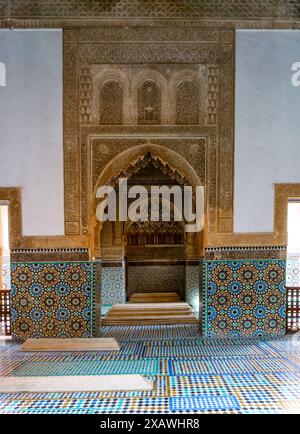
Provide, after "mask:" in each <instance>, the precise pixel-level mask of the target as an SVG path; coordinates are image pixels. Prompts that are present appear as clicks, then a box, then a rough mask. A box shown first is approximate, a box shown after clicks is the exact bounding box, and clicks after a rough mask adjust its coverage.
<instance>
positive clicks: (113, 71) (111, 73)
mask: <svg viewBox="0 0 300 434" xmlns="http://www.w3.org/2000/svg"><path fill="white" fill-rule="evenodd" d="M108 81H116V82H118V83H120V84H121V86H122V89H123V124H124V125H129V124H130V123H131V105H132V104H131V98H130V82H129V79H128V77H127V76H126V74H124V73H123V72H122V71H120V70H119V69H117V68H113V67H108V68H107V69H105V70H104V71H101V72H96V73H94V75H93V83H94V86H95V88H96V89H97V91H96V92H93V121H94V122H95V123H96V124H97V123H99V117H100V113H99V91H100V89H101V88H102V86H103V85H104V84H105V83H107V82H108Z"/></svg>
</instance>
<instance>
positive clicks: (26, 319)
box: [11, 262, 93, 340]
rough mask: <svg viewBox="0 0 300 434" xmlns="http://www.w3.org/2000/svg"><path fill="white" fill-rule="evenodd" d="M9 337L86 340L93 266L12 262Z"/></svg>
mask: <svg viewBox="0 0 300 434" xmlns="http://www.w3.org/2000/svg"><path fill="white" fill-rule="evenodd" d="M11 283H12V294H11V304H12V336H13V338H14V339H17V340H24V339H27V338H29V337H32V338H42V337H45V338H46V337H48V338H51V337H90V336H91V334H92V315H91V313H92V310H93V303H92V292H93V291H92V288H93V263H89V262H60V263H58V262H48V263H43V262H37V263H13V264H12V265H11Z"/></svg>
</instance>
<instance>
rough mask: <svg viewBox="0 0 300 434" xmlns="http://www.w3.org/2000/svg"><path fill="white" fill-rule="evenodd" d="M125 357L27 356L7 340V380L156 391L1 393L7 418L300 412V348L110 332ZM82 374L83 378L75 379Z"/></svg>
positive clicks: (153, 331)
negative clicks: (136, 385) (38, 378)
mask: <svg viewBox="0 0 300 434" xmlns="http://www.w3.org/2000/svg"><path fill="white" fill-rule="evenodd" d="M103 335H104V336H107V337H115V338H117V339H118V341H119V343H120V346H121V350H120V352H118V353H116V352H103V351H102V352H96V353H95V352H90V353H89V352H86V353H84V352H83V353H82V352H73V353H47V354H45V353H21V352H20V351H19V350H20V345H19V344H17V343H13V342H7V343H5V342H4V341H2V340H0V375H4V376H9V375H32V373H38V374H39V375H68V373H69V374H70V375H75V374H76V375H91V374H94V373H97V374H115V373H120V374H122V373H133V372H135V373H141V374H144V375H145V376H146V377H147V378H150V379H151V380H153V381H154V390H153V391H150V392H117V393H116V392H115V393H112V392H101V393H95V392H93V393H87V392H84V393H83V392H82V393H35V394H29V393H18V394H0V413H1V414H4V413H23V414H24V413H36V414H37V413H56V414H65V413H71V414H75V413H78V414H86V413H88V414H92V413H94V414H112V413H122V414H130V413H143V414H151V413H161V414H165V413H168V414H172V413H177V414H178V413H233V414H239V413H241V414H251V413H297V414H300V341H299V342H298V341H295V340H293V339H292V338H291V337H280V338H272V339H266V338H264V339H249V338H247V339H205V338H202V337H201V336H200V335H199V333H198V330H197V326H188V325H186V326H185V325H184V326H152V327H106V328H103ZM74 372H75V374H74Z"/></svg>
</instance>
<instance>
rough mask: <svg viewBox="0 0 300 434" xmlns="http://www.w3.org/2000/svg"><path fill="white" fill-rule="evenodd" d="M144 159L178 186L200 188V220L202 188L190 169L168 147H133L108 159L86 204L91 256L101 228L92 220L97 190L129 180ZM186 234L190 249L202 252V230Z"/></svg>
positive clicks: (97, 222) (187, 164) (196, 176)
mask: <svg viewBox="0 0 300 434" xmlns="http://www.w3.org/2000/svg"><path fill="white" fill-rule="evenodd" d="M148 158H150V159H153V161H154V163H155V164H157V165H159V167H160V168H161V169H162V170H163V171H164V172H165V173H167V174H168V175H169V176H170V177H171V178H172V179H174V180H175V181H176V182H178V183H179V184H181V185H190V186H192V187H196V186H197V187H200V189H201V195H202V196H201V200H202V204H203V220H204V217H205V216H204V214H205V208H204V205H205V204H204V187H203V186H202V185H201V182H200V179H199V177H198V175H197V173H196V172H195V170H194V169H193V167H192V166H191V165H190V164H189V163H188V162H187V161H186V160H185V159H184V158H183V157H181V156H180V155H179V154H178V153H176V152H174V151H172V150H170V149H168V148H165V147H162V146H159V145H154V144H150V143H148V144H144V145H140V146H136V147H133V148H131V149H128V150H126V151H124V152H122V153H120V154H119V155H118V156H117V157H115V158H114V159H113V160H111V161H110V163H109V164H108V165H107V166H106V167H105V168H104V170H103V171H102V172H101V174H100V175H99V178H98V180H97V183H96V186H95V188H94V191H93V194H92V198H91V201H90V211H89V215H90V230H89V233H90V248H91V252H92V256H94V253H95V245H96V246H99V245H100V241H101V238H100V237H99V234H100V232H101V228H102V226H103V224H102V223H101V222H100V221H98V220H97V218H96V208H97V204H98V200H97V198H96V193H97V190H98V188H99V187H100V186H105V185H110V186H115V185H117V184H118V179H119V178H120V177H126V178H129V177H131V176H132V175H133V174H134V173H136V172H138V171H139V170H140V168H141V167H142V165H143V164H144V163H145V161H146V162H147V159H148ZM119 223H121V222H119ZM187 235H188V236H187V237H186V241H187V243H188V244H190V246H197V249H198V250H201V249H203V228H202V230H201V233H197V234H190V233H189V234H187ZM200 244H201V245H200Z"/></svg>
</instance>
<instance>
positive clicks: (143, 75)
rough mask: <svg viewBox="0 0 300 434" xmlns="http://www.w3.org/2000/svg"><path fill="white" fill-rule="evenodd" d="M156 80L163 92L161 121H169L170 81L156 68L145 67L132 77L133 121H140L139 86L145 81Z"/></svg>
mask: <svg viewBox="0 0 300 434" xmlns="http://www.w3.org/2000/svg"><path fill="white" fill-rule="evenodd" d="M148 80H150V81H154V82H155V83H156V84H157V85H158V87H159V89H160V92H161V123H162V124H168V123H169V118H170V116H169V113H168V105H169V97H170V96H169V94H168V82H167V80H166V79H165V77H164V76H163V75H162V74H161V73H160V72H158V71H155V70H154V69H145V70H143V71H140V72H139V73H137V74H136V75H135V76H134V77H133V79H132V83H131V86H132V123H133V124H137V123H138V94H139V88H140V86H141V85H142V84H143V82H145V81H148Z"/></svg>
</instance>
